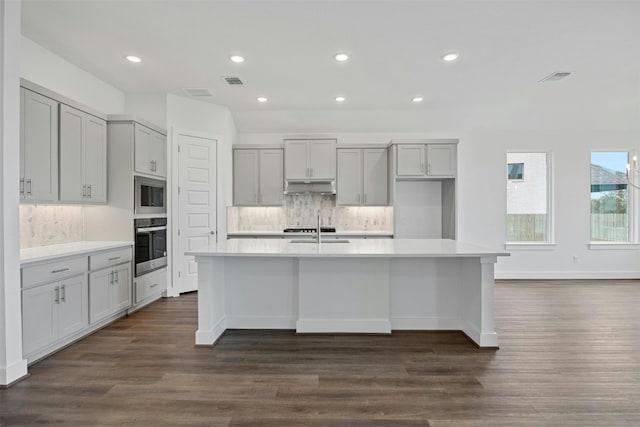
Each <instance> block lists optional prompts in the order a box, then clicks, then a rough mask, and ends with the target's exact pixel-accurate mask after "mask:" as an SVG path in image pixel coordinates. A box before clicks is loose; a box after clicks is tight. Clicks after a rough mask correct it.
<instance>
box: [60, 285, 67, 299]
mask: <svg viewBox="0 0 640 427" xmlns="http://www.w3.org/2000/svg"><path fill="white" fill-rule="evenodd" d="M60 290H61V292H62V294H61V295H60V300H61V301H62V302H65V301H66V299H67V285H62V287H61V288H60Z"/></svg>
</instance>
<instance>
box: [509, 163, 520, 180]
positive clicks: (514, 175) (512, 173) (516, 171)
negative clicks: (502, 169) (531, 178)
mask: <svg viewBox="0 0 640 427" xmlns="http://www.w3.org/2000/svg"><path fill="white" fill-rule="evenodd" d="M507 174H508V177H507V179H508V180H509V181H515V180H518V181H522V180H523V179H524V163H507Z"/></svg>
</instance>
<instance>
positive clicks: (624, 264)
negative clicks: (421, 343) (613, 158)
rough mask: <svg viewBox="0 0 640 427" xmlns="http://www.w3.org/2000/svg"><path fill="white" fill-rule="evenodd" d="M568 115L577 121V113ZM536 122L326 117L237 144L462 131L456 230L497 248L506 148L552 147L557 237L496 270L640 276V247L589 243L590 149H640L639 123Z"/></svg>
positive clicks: (502, 232) (515, 274) (247, 136)
mask: <svg viewBox="0 0 640 427" xmlns="http://www.w3.org/2000/svg"><path fill="white" fill-rule="evenodd" d="M576 114H579V113H576ZM570 120H572V121H575V122H580V120H579V119H578V118H573V119H571V118H570ZM448 123H449V124H452V123H453V120H450V121H448ZM562 124H564V123H562ZM531 125H532V126H529V129H522V130H486V129H477V128H474V129H468V128H466V127H464V126H462V125H460V130H458V131H446V132H435V131H434V132H422V133H419V132H416V133H401V132H396V133H394V132H380V133H358V132H351V133H344V132H334V133H332V132H331V126H330V125H328V126H327V131H326V132H323V133H304V134H303V133H300V134H296V133H239V134H238V144H261V143H264V144H274V143H281V142H282V140H283V139H284V138H285V137H298V136H307V137H315V136H329V137H337V138H338V144H339V145H340V144H344V143H365V142H371V143H374V142H375V143H378V142H388V141H389V140H391V139H404V138H407V139H408V138H459V139H460V143H459V145H458V238H459V239H460V240H465V241H469V242H472V243H476V244H479V245H483V246H488V247H491V248H496V249H504V245H505V240H506V184H507V183H506V173H505V170H506V158H507V155H506V153H507V151H509V150H519V151H524V150H531V151H547V150H549V151H551V157H552V167H553V170H552V177H553V182H552V185H553V187H554V188H553V205H552V215H553V218H552V220H553V221H554V225H555V241H556V245H555V246H551V247H550V248H549V247H547V248H545V249H544V250H543V249H541V248H537V249H531V248H529V249H521V250H513V251H512V252H511V257H509V258H500V259H499V261H498V265H497V267H496V274H497V276H498V277H504V278H580V277H583V278H591V277H593V278H597V277H605V278H606V277H618V278H625V277H638V278H640V263H638V257H639V256H640V251H639V249H629V248H628V247H625V248H624V249H617V250H594V249H589V245H588V243H589V235H590V234H589V226H590V225H589V224H590V223H589V209H590V201H589V200H590V193H589V182H590V181H589V180H590V153H591V150H592V149H610V150H636V151H640V130H638V129H633V130H631V129H628V130H587V129H585V130H566V129H564V130H531V129H532V128H535V123H532V124H531ZM523 126H524V125H523ZM434 127H436V126H435V125H434ZM638 196H640V194H638ZM574 257H576V258H577V262H574Z"/></svg>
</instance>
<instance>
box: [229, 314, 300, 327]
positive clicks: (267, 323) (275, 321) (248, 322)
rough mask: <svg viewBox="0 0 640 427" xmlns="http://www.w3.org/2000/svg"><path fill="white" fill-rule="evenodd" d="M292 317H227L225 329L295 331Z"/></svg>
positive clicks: (294, 322) (294, 319) (294, 321)
mask: <svg viewBox="0 0 640 427" xmlns="http://www.w3.org/2000/svg"><path fill="white" fill-rule="evenodd" d="M295 328H296V318H295V317H292V316H227V329H295Z"/></svg>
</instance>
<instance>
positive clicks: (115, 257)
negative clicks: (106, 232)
mask: <svg viewBox="0 0 640 427" xmlns="http://www.w3.org/2000/svg"><path fill="white" fill-rule="evenodd" d="M120 258H122V257H119V256H114V257H113V258H109V261H115V260H117V259H120Z"/></svg>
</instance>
